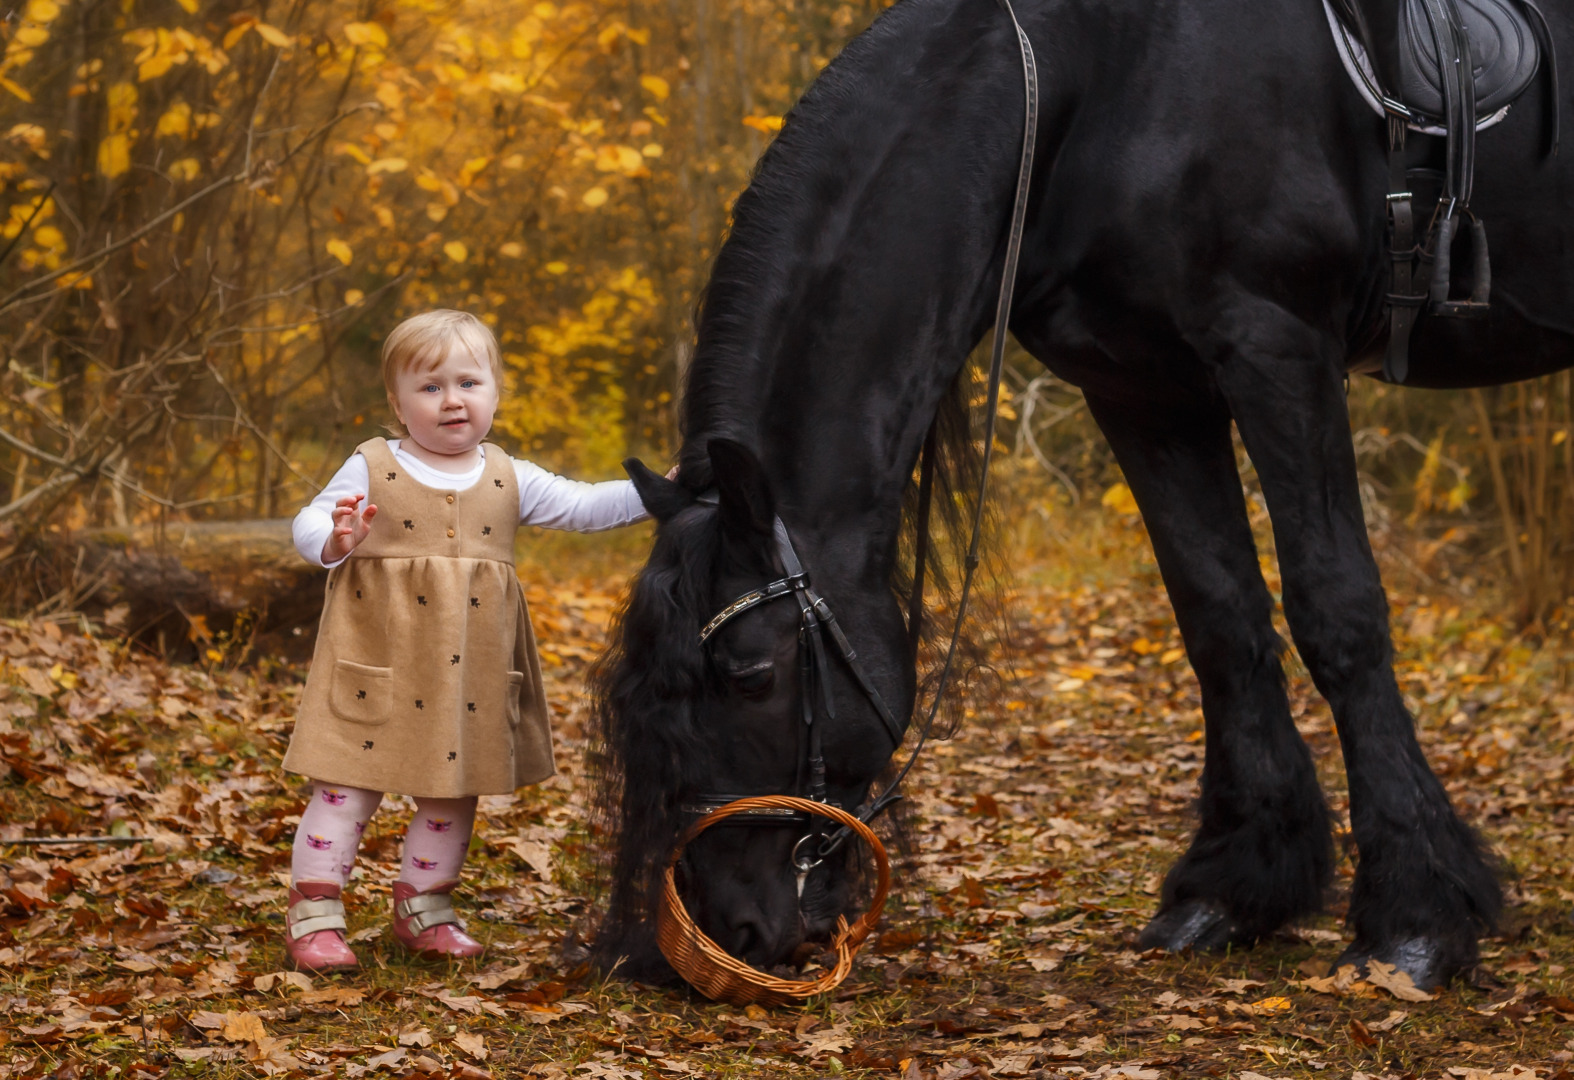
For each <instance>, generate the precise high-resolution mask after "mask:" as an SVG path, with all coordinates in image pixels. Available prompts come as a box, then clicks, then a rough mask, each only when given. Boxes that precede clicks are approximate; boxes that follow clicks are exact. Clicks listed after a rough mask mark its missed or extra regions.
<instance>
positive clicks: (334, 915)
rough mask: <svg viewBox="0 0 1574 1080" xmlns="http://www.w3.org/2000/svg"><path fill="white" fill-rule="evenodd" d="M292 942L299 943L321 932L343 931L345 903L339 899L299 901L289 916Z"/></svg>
mask: <svg viewBox="0 0 1574 1080" xmlns="http://www.w3.org/2000/svg"><path fill="white" fill-rule="evenodd" d="M288 922H289V931H290V940H291V941H299V940H300V939H301V938H303V937H305V936H306V935H307V934H315V933H317V931H319V930H343V929H345V926H346V924H345V921H344V902H343V901H342V900H338V899H332V900H329V899H321V900H298V901H296V902H295V903H293V904H291V905H290V911H289V915H288Z"/></svg>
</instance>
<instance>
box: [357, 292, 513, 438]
mask: <svg viewBox="0 0 1574 1080" xmlns="http://www.w3.org/2000/svg"><path fill="white" fill-rule="evenodd" d="M455 342H458V343H459V344H460V345H463V346H464V347H465V348H466V349H467V350H469V352H470V355H471V356H473V357H475V358H476V359H477V360H485V361H486V365H487V367H488V368H490V369H491V371H492V379H493V385H495V386H496V387H497V391H498V393H499V395H501V394H502V391H503V354H502V352H501V350H499V349H498V347H497V338H496V337H494V336H493V335H492V331H491V329H490V328H488V327H487V325H486V323H484V322H482V321H481V320H480V319H478V318H476V317H475V316H474V315H472V314H470V313H469V312H468V311H454V310H453V309H451V308H438V309H437V310H435V311H423V312H422V313H421V314H419V315H412V316H410V317H409V318H408V319H406V320H404V322H402V323H400V324H399V325H398V326H396V327H394V328H393V331H392V333H390V334H389V335H388V336H387V338H385V339H384V340H383V386H384V387H385V388H386V389H387V391H388V406H389V408H390V409H392V408H393V406H394V401H395V398H396V397H397V395H396V393H395V389H394V380H395V379H397V378H398V377H399V375H401V374H402V373H404V372H406V371H430V370H432V369H434V368H436V367H437V365H439V364H441V363H442V362H443V358H444V357H445V356H447V355H448V349H449V347H450V346H451V345H452V344H453V343H455ZM397 415H398V414H397V411H396V412H395V416H397ZM403 426H404V425H402V424H398V423H397V422H396V423H394V424H393V425H391V427H392V428H393V429H394V430H395V432H396V434H399V435H403V434H405V432H404V431H403V430H402V429H403Z"/></svg>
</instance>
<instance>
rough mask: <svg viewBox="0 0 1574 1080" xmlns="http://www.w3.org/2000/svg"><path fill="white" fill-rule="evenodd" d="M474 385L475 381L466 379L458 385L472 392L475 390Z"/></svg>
mask: <svg viewBox="0 0 1574 1080" xmlns="http://www.w3.org/2000/svg"><path fill="white" fill-rule="evenodd" d="M475 385H476V381H475V380H474V379H466V380H465V381H464V382H462V383H460V384H459V386H460V387H461V388H462V389H465V390H473V389H475Z"/></svg>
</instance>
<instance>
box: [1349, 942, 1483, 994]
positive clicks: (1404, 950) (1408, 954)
mask: <svg viewBox="0 0 1574 1080" xmlns="http://www.w3.org/2000/svg"><path fill="white" fill-rule="evenodd" d="M1453 952H1455V950H1452V949H1450V948H1449V947H1448V945H1447V944H1446V943H1444V942H1443V941H1441V940H1439V939H1438V938H1407V939H1406V940H1404V941H1398V942H1394V943H1393V944H1390V945H1379V946H1376V947H1375V948H1374V947H1372V946H1368V945H1365V944H1363V943H1361V942H1359V941H1358V942H1356V943H1355V944H1354V945H1351V946H1350V947H1349V948H1348V949H1346V950H1345V951H1344V952H1343V953H1341V954H1340V956H1339V959H1338V960H1336V961H1334V970H1335V971H1338V970H1339V969H1340V968H1342V967H1344V966H1345V965H1347V964H1349V965H1352V966H1354V968H1355V969H1356V971H1357V972H1358V973H1360V974H1361V975H1363V976H1364V975H1365V974H1366V973H1367V970H1366V962H1367V961H1368V960H1377V961H1380V962H1382V963H1384V964H1392V965H1393V966H1394V968H1395V970H1397V971H1402V972H1404V973H1405V974H1406V975H1408V976H1410V981H1411V982H1412V983H1414V984H1415V987H1416V989H1417V990H1433V989H1436V988H1437V987H1439V986H1442V985H1443V984H1444V983H1446V982H1448V980H1450V979H1452V978H1453V977H1454V976H1455V975H1457V974H1459V972H1460V970H1461V969H1463V968H1464V967H1465V966H1467V964H1468V960H1466V959H1462V958H1460V957H1458V956H1455V955H1451V954H1452V953H1453Z"/></svg>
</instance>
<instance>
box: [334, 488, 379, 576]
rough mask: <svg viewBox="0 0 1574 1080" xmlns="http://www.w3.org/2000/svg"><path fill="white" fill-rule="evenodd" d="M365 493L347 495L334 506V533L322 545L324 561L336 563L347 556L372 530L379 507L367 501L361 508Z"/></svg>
mask: <svg viewBox="0 0 1574 1080" xmlns="http://www.w3.org/2000/svg"><path fill="white" fill-rule="evenodd" d="M364 498H366V496H365V495H346V496H345V497H344V498H342V499H340V500H339V501H338V503H337V504H335V505H334V508H333V534H332V535H330V536H329V537H328V539H327V540H326V541H325V542H324V543H323V545H322V561H323V562H324V563H336V562H338V561H339V560H341V559H344V558H347V557H348V556H349V554H350V552H352V551H354V550H355V548H356V545H358V544H359V543H360V542H361V541H362V540H365V539H366V535H367V534H368V533H370V532H371V531H372V518H374V517H375V516H377V507H376V506H374V505H372V504H371V503H367V504H366V507H365V508H364V509H362V508H361V505H360V504H361V500H362V499H364Z"/></svg>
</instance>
